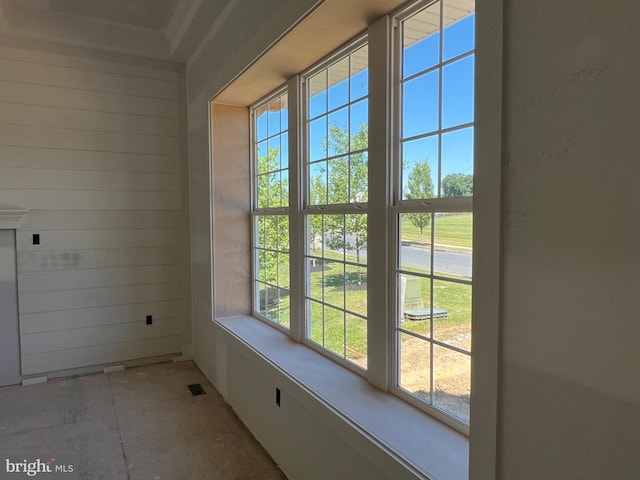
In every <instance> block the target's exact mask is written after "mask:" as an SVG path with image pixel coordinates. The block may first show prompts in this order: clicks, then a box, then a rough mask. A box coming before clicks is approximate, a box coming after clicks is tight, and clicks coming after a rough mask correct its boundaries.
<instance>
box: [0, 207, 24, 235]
mask: <svg viewBox="0 0 640 480" xmlns="http://www.w3.org/2000/svg"><path fill="white" fill-rule="evenodd" d="M27 213H29V210H19V209H14V208H11V209H0V229H3V230H17V229H18V227H19V226H20V220H22V217H24V215H25V214H27Z"/></svg>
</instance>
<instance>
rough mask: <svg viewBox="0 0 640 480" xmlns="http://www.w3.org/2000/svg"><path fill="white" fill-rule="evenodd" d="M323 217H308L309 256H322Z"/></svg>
mask: <svg viewBox="0 0 640 480" xmlns="http://www.w3.org/2000/svg"><path fill="white" fill-rule="evenodd" d="M322 222H323V218H322V215H309V216H307V225H306V226H307V228H306V230H307V249H308V250H307V252H306V253H307V255H314V256H321V255H322V250H323V240H322V236H323V229H324V227H323V225H322Z"/></svg>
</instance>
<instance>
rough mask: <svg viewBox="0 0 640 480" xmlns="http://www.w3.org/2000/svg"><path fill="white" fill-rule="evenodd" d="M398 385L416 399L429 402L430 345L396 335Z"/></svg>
mask: <svg viewBox="0 0 640 480" xmlns="http://www.w3.org/2000/svg"><path fill="white" fill-rule="evenodd" d="M398 362H399V364H400V368H399V371H398V385H399V386H400V387H402V388H403V389H405V390H407V391H408V392H410V393H412V394H414V395H415V396H416V397H418V398H420V399H422V400H424V401H426V402H430V401H431V344H430V343H429V342H428V341H426V340H422V339H420V338H416V337H414V336H412V335H408V334H406V333H398Z"/></svg>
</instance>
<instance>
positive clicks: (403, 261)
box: [399, 212, 433, 275]
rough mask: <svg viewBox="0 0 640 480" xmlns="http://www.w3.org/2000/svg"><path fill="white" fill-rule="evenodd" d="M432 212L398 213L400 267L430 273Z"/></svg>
mask: <svg viewBox="0 0 640 480" xmlns="http://www.w3.org/2000/svg"><path fill="white" fill-rule="evenodd" d="M432 216H433V214H431V213H428V212H416V213H403V214H401V215H400V248H399V252H400V268H401V269H402V270H411V271H415V272H419V273H423V274H425V275H427V274H430V273H431V228H432V224H433V221H432Z"/></svg>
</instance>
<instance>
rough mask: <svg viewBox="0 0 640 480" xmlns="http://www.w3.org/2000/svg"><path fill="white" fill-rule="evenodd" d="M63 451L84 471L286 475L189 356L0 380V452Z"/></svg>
mask: <svg viewBox="0 0 640 480" xmlns="http://www.w3.org/2000/svg"><path fill="white" fill-rule="evenodd" d="M194 383H199V384H201V385H202V387H203V388H204V390H205V391H206V392H207V393H206V395H199V396H192V394H191V392H190V391H189V389H188V388H187V385H190V384H194ZM69 455H70V456H71V457H70V458H73V459H74V462H75V463H76V471H77V473H78V475H77V476H76V477H70V478H78V479H82V480H85V479H86V480H98V479H100V480H125V479H129V480H160V479H167V480H181V479H185V480H186V479H197V480H208V479H212V480H217V479H220V480H223V479H224V480H226V479H237V480H276V479H285V480H286V477H285V476H284V474H283V473H282V472H281V471H280V470H279V469H278V467H277V466H276V465H275V464H274V462H273V460H272V459H271V458H270V457H269V456H268V455H267V453H266V452H265V451H264V449H263V448H262V447H261V446H260V444H259V443H258V442H257V441H256V440H255V439H254V438H253V436H252V435H251V433H250V432H249V431H248V430H247V429H246V428H245V427H244V425H243V424H242V422H240V420H239V419H238V418H237V417H236V415H235V414H234V413H233V411H232V410H231V409H230V407H229V406H228V405H227V404H225V403H224V401H223V399H222V397H220V396H219V395H218V394H217V392H216V391H215V390H214V389H213V387H212V386H211V384H210V383H209V382H208V381H207V380H206V378H205V377H204V375H202V373H201V372H200V371H199V370H198V369H197V368H196V367H195V365H194V364H193V363H192V362H183V363H161V364H155V365H147V366H143V367H136V368H131V369H127V370H125V371H122V372H116V373H109V374H104V373H99V374H92V375H85V376H81V377H73V378H67V379H60V380H50V381H49V382H47V383H44V384H39V385H29V386H11V387H4V388H0V462H2V463H3V464H4V458H7V457H9V456H11V457H14V458H17V457H18V456H20V458H21V459H22V456H26V458H31V459H35V458H42V459H46V458H48V457H50V456H51V457H52V458H55V457H56V456H59V457H60V456H62V457H64V456H69ZM3 472H4V470H3ZM0 476H1V475H0Z"/></svg>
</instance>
